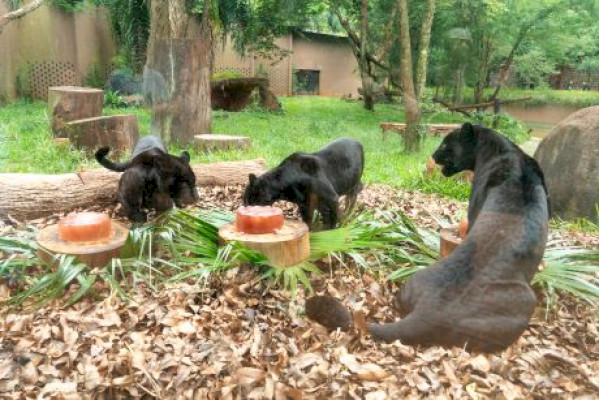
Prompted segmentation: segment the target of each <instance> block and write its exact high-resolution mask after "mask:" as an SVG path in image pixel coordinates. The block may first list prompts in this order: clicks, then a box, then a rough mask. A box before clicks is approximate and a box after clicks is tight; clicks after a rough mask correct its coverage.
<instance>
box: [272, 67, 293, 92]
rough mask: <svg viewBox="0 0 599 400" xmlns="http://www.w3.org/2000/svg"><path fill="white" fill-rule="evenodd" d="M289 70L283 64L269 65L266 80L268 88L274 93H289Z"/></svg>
mask: <svg viewBox="0 0 599 400" xmlns="http://www.w3.org/2000/svg"><path fill="white" fill-rule="evenodd" d="M290 79H291V77H290V76H289V70H288V69H287V66H286V65H285V64H278V65H275V66H271V67H270V68H269V69H268V81H269V83H270V90H272V91H273V93H274V94H276V95H286V94H289V80H290Z"/></svg>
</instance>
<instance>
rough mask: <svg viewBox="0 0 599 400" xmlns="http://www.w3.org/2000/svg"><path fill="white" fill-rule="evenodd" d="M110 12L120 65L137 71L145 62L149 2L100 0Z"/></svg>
mask: <svg viewBox="0 0 599 400" xmlns="http://www.w3.org/2000/svg"><path fill="white" fill-rule="evenodd" d="M101 1H102V2H103V4H104V6H105V7H106V8H107V9H108V11H109V13H110V23H111V25H112V32H113V34H114V36H115V39H116V42H117V44H118V45H119V51H118V57H119V59H118V61H119V63H120V67H121V68H122V67H123V66H126V67H129V68H131V69H132V70H133V71H135V72H137V73H139V72H141V71H142V69H143V67H144V64H145V62H146V51H147V47H148V40H149V36H150V2H149V1H148V0H101Z"/></svg>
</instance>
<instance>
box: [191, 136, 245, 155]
mask: <svg viewBox="0 0 599 400" xmlns="http://www.w3.org/2000/svg"><path fill="white" fill-rule="evenodd" d="M193 142H194V146H195V147H196V148H197V149H198V150H201V151H205V152H206V151H215V150H217V151H218V150H230V149H247V148H248V147H250V138H249V137H247V136H231V135H220V134H216V133H212V134H205V135H195V136H194V138H193Z"/></svg>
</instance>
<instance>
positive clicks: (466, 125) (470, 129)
mask: <svg viewBox="0 0 599 400" xmlns="http://www.w3.org/2000/svg"><path fill="white" fill-rule="evenodd" d="M462 132H464V133H468V134H474V126H472V124H471V123H470V122H466V123H464V125H462Z"/></svg>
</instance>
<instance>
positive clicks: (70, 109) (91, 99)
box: [48, 86, 104, 137]
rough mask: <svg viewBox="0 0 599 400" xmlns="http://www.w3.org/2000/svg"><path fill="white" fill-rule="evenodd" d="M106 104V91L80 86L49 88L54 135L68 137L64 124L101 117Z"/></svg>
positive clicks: (49, 111) (49, 105)
mask: <svg viewBox="0 0 599 400" xmlns="http://www.w3.org/2000/svg"><path fill="white" fill-rule="evenodd" d="M103 105H104V91H103V90H100V89H94V88H87V87H79V86H53V87H49V88H48V115H49V116H50V118H51V120H50V121H51V128H52V132H53V133H54V136H56V137H67V133H66V132H65V129H64V125H65V124H66V123H67V122H71V121H75V120H78V119H84V118H92V117H99V116H100V115H102V106H103Z"/></svg>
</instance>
